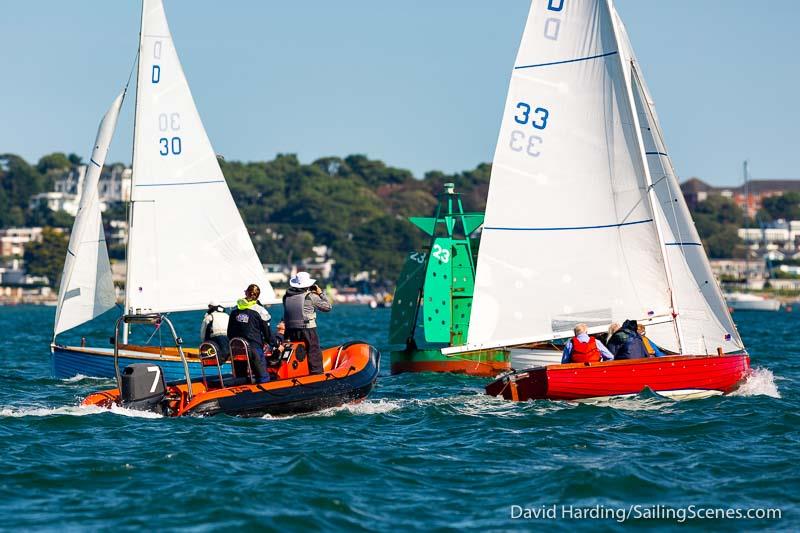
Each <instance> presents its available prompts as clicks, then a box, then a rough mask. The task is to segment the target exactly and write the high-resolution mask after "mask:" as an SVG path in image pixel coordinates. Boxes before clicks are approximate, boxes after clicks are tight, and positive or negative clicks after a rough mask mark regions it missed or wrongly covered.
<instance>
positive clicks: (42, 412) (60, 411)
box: [0, 405, 161, 418]
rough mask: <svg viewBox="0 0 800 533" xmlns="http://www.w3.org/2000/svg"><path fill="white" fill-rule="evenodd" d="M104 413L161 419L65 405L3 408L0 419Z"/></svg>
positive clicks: (153, 415) (145, 413) (115, 408)
mask: <svg viewBox="0 0 800 533" xmlns="http://www.w3.org/2000/svg"><path fill="white" fill-rule="evenodd" d="M103 413H114V414H116V415H121V416H130V417H134V418H161V415H160V414H158V413H153V412H151V411H134V410H131V409H125V408H122V407H118V406H116V405H115V406H113V407H112V408H111V409H105V408H103V407H98V406H96V405H65V406H63V407H21V408H17V407H2V408H0V418H23V417H27V416H32V417H44V416H88V415H100V414H103Z"/></svg>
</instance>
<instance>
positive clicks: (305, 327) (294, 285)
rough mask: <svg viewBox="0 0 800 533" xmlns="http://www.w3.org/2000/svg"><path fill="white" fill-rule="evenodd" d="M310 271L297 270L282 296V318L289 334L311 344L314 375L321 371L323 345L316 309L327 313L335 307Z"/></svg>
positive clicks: (290, 337) (310, 361)
mask: <svg viewBox="0 0 800 533" xmlns="http://www.w3.org/2000/svg"><path fill="white" fill-rule="evenodd" d="M316 281H317V280H315V279H312V278H311V276H310V275H309V274H308V272H298V273H297V274H296V275H295V276H293V277H292V278H291V279H290V280H289V288H288V289H287V290H286V294H284V296H283V320H284V322H286V337H287V338H288V339H289V340H292V341H300V342H304V343H305V344H306V346H308V368H309V371H310V372H311V373H312V374H322V373H323V372H324V368H323V367H322V348H321V347H320V345H319V336H318V335H317V311H321V312H323V313H327V312H328V311H330V310H331V309H332V308H333V306H332V305H331V302H330V301H329V300H328V297H327V296H326V295H325V293H324V292H322V289H320V288H319V287H318V286H317V285H316V284H315V283H316Z"/></svg>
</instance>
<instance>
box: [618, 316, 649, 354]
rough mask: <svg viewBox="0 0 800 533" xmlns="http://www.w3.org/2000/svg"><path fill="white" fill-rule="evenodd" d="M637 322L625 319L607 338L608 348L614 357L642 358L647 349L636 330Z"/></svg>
mask: <svg viewBox="0 0 800 533" xmlns="http://www.w3.org/2000/svg"><path fill="white" fill-rule="evenodd" d="M637 329H638V324H637V323H636V321H635V320H626V321H625V322H623V323H622V327H621V328H619V329H618V330H617V331H616V333H614V334H613V335H612V336H611V338H610V339H609V340H608V349H609V350H610V351H611V353H613V354H614V359H616V360H618V361H619V360H620V359H644V358H645V357H647V350H646V349H645V347H644V342H642V338H641V337H640V336H639V332H638V331H637Z"/></svg>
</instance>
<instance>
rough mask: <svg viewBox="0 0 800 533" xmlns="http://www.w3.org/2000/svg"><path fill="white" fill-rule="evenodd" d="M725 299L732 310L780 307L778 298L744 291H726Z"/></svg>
mask: <svg viewBox="0 0 800 533" xmlns="http://www.w3.org/2000/svg"><path fill="white" fill-rule="evenodd" d="M725 301H726V302H728V307H730V308H731V309H732V310H734V311H780V309H781V302H780V300H776V299H774V298H767V297H766V296H761V295H758V294H750V293H746V292H730V293H726V294H725Z"/></svg>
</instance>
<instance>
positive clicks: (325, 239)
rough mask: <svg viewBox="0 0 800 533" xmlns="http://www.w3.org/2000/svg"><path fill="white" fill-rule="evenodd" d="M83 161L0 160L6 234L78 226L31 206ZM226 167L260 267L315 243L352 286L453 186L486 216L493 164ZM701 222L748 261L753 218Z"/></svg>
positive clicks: (382, 279)
mask: <svg viewBox="0 0 800 533" xmlns="http://www.w3.org/2000/svg"><path fill="white" fill-rule="evenodd" d="M80 163H81V159H80V157H78V156H76V155H74V154H70V155H66V154H63V153H53V154H49V155H46V156H44V157H42V158H41V159H40V160H39V161H38V162H37V163H36V164H35V165H32V164H29V163H28V162H26V161H25V160H24V159H23V158H21V157H19V156H17V155H13V154H3V155H0V228H7V227H14V226H44V227H48V228H50V227H53V228H70V227H71V226H72V221H73V218H72V217H71V216H70V215H69V214H67V213H64V212H63V211H61V212H53V211H50V210H49V209H48V208H47V207H46V206H44V205H42V206H38V207H33V208H31V207H30V205H29V204H30V198H31V197H32V196H33V195H35V194H37V193H41V192H47V191H52V190H53V184H54V182H55V180H56V179H57V178H58V177H59V176H61V175H63V174H64V173H65V172H68V171H69V170H70V168H72V167H73V166H74V165H77V164H80ZM220 165H221V167H222V171H223V173H224V175H225V178H226V180H227V182H228V186H229V187H230V190H231V193H232V194H233V197H234V200H235V201H236V205H237V206H238V208H239V211H240V213H241V215H242V218H243V219H244V222H245V224H246V225H247V228H248V230H249V232H250V234H251V238H252V240H253V244H254V245H255V247H256V250H257V252H258V254H259V256H260V258H261V260H262V262H264V263H283V264H292V263H296V262H298V261H300V260H301V259H302V258H305V257H309V256H311V255H312V250H311V248H312V246H315V245H320V244H323V245H327V246H328V247H329V249H330V250H331V254H332V258H333V259H334V260H335V266H334V269H335V281H337V282H339V283H347V281H348V280H349V279H350V278H351V276H353V275H355V274H357V273H359V272H362V271H367V272H370V273H371V274H372V279H373V280H375V281H377V282H378V283H379V284H385V285H391V283H393V281H394V280H395V278H396V276H397V274H398V273H399V271H400V268H401V267H402V264H403V261H404V260H405V257H406V252H408V251H410V250H413V249H419V248H421V247H422V246H424V245H425V244H426V243H427V239H426V236H425V235H424V234H423V233H422V232H421V231H420V230H419V229H418V228H416V227H415V226H413V225H412V224H411V223H410V222H408V220H407V218H408V217H409V216H429V215H430V214H431V213H432V212H433V209H434V207H435V205H436V202H437V195H438V194H439V193H440V192H441V190H442V186H443V184H444V183H447V182H453V183H455V186H456V192H459V193H461V195H462V200H463V203H464V208H465V209H466V210H468V211H483V210H484V208H485V206H486V195H487V192H488V188H489V176H490V174H491V165H490V164H487V163H482V164H480V165H478V166H477V167H476V168H474V169H472V170H468V171H464V172H459V173H454V174H447V173H444V172H440V171H431V172H427V173H426V174H425V175H424V176H423V177H422V178H421V179H417V178H415V177H414V176H413V174H412V173H411V172H410V171H408V170H405V169H401V168H396V167H391V166H388V165H386V164H385V163H384V162H382V161H379V160H375V159H370V158H368V157H366V156H364V155H350V156H347V157H345V158H340V157H324V158H320V159H317V160H316V161H313V162H312V163H308V164H304V163H301V162H300V161H299V159H298V158H297V156H296V155H293V154H279V155H277V156H276V157H275V158H274V159H272V160H271V161H254V162H239V161H223V160H221V161H220ZM762 211H763V212H762V213H760V217H759V218H760V219H761V220H767V219H768V220H773V219H775V218H787V219H800V194H797V193H787V194H785V195H783V196H780V197H775V198H770V199H766V200H765V201H764V209H763V210H762ZM693 216H694V219H695V222H696V225H697V229H698V231H699V233H700V236H701V238H702V239H703V241H704V243H705V245H706V249H707V251H708V253H709V256H711V257H712V258H713V257H736V256H740V257H741V256H743V254H744V246H743V243H742V242H741V240H740V239H739V237H738V235H737V229H738V228H740V227H742V226H743V225H744V224H745V222H746V221H745V215H744V212H743V211H742V209H741V208H739V207H738V206H737V205H736V204H735V203H734V202H732V201H731V200H730V199H729V198H725V197H722V196H710V197H709V198H708V199H707V200H706V201H704V202H701V203H699V204H698V206H697V207H696V209H695V210H694V212H693ZM124 219H125V206H124V205H113V204H112V205H110V206H109V209H108V210H107V211H106V213H104V220H105V223H106V224H109V223H110V222H111V221H112V220H124ZM749 223H750V224H751V225H752V224H755V222H754V221H750V222H749ZM751 227H758V226H757V225H755V226H751ZM108 234H109V232H108V231H107V235H108ZM43 238H44V242H43V243H42V244H41V245H33V246H28V247H27V249H26V254H25V255H26V256H25V261H26V265H27V269H28V271H29V273H31V274H34V275H45V276H47V277H48V278H49V279H50V280H56V279H57V277H58V275H59V274H60V272H61V265H62V263H63V257H64V253H65V250H66V242H67V235H66V233H65V232H62V233H59V232H57V231H50V230H48V231H45V234H44V237H43ZM110 254H111V256H112V257H116V258H121V257H123V255H124V250H123V249H122V248H121V246H119V245H112V246H110Z"/></svg>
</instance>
